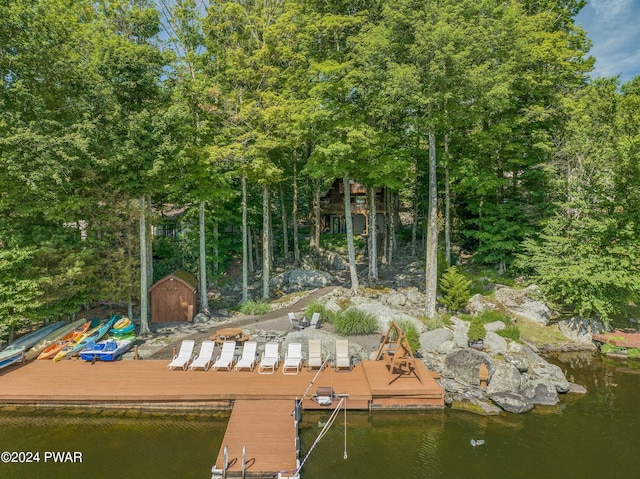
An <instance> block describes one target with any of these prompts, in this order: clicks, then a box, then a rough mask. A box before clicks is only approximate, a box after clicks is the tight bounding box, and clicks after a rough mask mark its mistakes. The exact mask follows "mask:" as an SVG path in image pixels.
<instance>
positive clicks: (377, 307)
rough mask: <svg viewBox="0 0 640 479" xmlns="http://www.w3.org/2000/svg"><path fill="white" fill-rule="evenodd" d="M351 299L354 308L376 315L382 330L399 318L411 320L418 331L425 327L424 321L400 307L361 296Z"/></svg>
mask: <svg viewBox="0 0 640 479" xmlns="http://www.w3.org/2000/svg"><path fill="white" fill-rule="evenodd" d="M351 301H352V303H353V306H352V307H353V308H354V309H357V310H359V311H363V312H365V313H369V314H371V315H372V316H373V317H375V318H376V319H377V320H378V324H379V326H380V330H381V331H386V330H387V329H389V324H391V322H392V321H398V320H402V321H408V322H410V323H411V324H413V325H414V326H415V328H416V330H417V331H418V333H421V332H422V330H423V329H424V323H422V322H421V321H420V320H418V319H416V318H414V317H413V316H410V315H408V314H406V313H404V312H402V311H400V310H398V309H394V308H391V307H389V306H387V305H385V304H383V303H381V302H380V301H376V300H372V299H369V298H361V297H354V298H352V299H351Z"/></svg>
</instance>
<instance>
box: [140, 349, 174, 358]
mask: <svg viewBox="0 0 640 479" xmlns="http://www.w3.org/2000/svg"><path fill="white" fill-rule="evenodd" d="M175 353H176V348H173V355H174V356H175ZM133 359H140V356H138V346H134V347H133Z"/></svg>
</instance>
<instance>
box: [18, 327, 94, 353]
mask: <svg viewBox="0 0 640 479" xmlns="http://www.w3.org/2000/svg"><path fill="white" fill-rule="evenodd" d="M79 322H80V323H82V324H81V325H79V326H76V327H75V328H74V329H72V330H71V331H69V332H68V333H67V334H65V335H64V336H62V337H61V338H59V339H57V340H55V341H54V342H52V343H51V344H50V345H49V346H46V347H45V348H44V349H43V350H42V352H41V353H39V355H38V359H51V358H53V357H54V356H55V355H56V354H58V353H59V352H60V351H61V350H62V349H64V348H65V347H67V346H68V345H69V344H70V343H71V342H74V341H75V340H76V339H77V338H79V337H80V336H82V335H84V334H85V333H86V332H87V331H88V330H89V327H90V326H91V323H92V322H93V321H85V320H84V319H81V320H79ZM72 324H73V325H76V324H77V322H76V323H72ZM69 326H71V325H69ZM37 346H38V345H36V346H34V348H35V347H37ZM29 356H30V355H29ZM27 359H29V358H28V356H27Z"/></svg>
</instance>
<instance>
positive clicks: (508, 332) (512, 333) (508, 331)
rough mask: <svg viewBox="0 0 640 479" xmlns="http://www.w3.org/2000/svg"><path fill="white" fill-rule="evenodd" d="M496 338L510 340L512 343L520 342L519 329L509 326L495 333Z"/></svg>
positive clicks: (515, 326)
mask: <svg viewBox="0 0 640 479" xmlns="http://www.w3.org/2000/svg"><path fill="white" fill-rule="evenodd" d="M496 334H497V335H498V336H502V337H503V338H506V339H511V340H512V341H516V342H518V341H520V328H518V326H517V325H516V324H513V323H512V324H509V325H507V327H506V328H504V329H501V330H499V331H496Z"/></svg>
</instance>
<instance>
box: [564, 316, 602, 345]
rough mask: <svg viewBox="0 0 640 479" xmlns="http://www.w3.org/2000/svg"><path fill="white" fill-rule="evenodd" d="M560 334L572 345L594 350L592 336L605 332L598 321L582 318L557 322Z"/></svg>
mask: <svg viewBox="0 0 640 479" xmlns="http://www.w3.org/2000/svg"><path fill="white" fill-rule="evenodd" d="M558 327H559V328H560V332H561V333H562V334H564V335H565V336H566V337H567V338H568V339H569V340H571V341H573V342H574V343H579V344H582V345H584V346H587V347H588V348H590V349H595V345H594V344H593V341H592V339H593V335H594V334H601V333H602V332H604V331H605V328H604V325H603V324H602V323H601V322H600V321H595V320H592V319H583V318H577V317H575V318H571V319H566V320H564V321H559V322H558Z"/></svg>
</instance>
